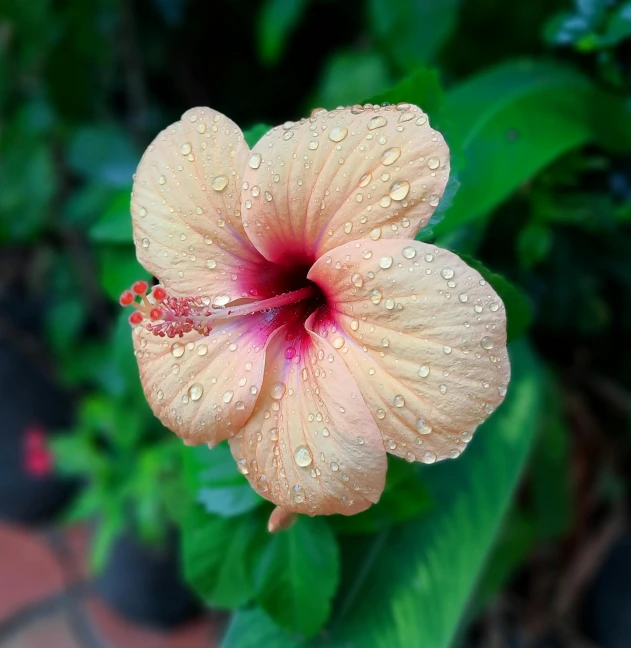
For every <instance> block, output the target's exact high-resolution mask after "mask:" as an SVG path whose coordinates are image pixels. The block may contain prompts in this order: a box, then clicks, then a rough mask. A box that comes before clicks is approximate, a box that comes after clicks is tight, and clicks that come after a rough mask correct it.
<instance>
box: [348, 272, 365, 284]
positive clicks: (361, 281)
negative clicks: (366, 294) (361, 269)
mask: <svg viewBox="0 0 631 648" xmlns="http://www.w3.org/2000/svg"><path fill="white" fill-rule="evenodd" d="M351 282H352V284H353V286H357V288H361V287H362V286H363V285H364V279H363V277H362V276H361V275H360V274H358V273H357V272H356V273H355V274H354V275H353V276H352V277H351Z"/></svg>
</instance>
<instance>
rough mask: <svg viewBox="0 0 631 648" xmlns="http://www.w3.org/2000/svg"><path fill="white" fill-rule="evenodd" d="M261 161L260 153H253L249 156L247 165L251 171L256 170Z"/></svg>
mask: <svg viewBox="0 0 631 648" xmlns="http://www.w3.org/2000/svg"><path fill="white" fill-rule="evenodd" d="M262 161H263V156H262V155H261V154H260V153H253V154H252V155H251V156H250V159H249V161H248V164H249V165H250V168H251V169H258V168H259V167H260V166H261V162H262Z"/></svg>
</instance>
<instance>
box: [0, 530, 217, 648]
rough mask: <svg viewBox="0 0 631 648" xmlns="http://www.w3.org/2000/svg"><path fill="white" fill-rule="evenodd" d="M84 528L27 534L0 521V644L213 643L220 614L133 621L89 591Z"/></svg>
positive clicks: (205, 646)
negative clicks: (160, 625) (169, 626)
mask: <svg viewBox="0 0 631 648" xmlns="http://www.w3.org/2000/svg"><path fill="white" fill-rule="evenodd" d="M86 549H87V530H86V529H85V528H84V527H74V528H70V529H67V530H65V531H64V532H60V531H47V532H40V533H35V532H32V531H27V530H24V529H20V528H18V527H15V526H11V525H8V524H4V523H1V522H0V648H217V646H218V645H219V635H220V633H221V629H222V627H223V622H222V621H223V620H222V619H220V618H211V617H210V616H208V617H204V618H201V619H199V620H197V621H195V622H193V623H190V624H188V625H187V626H185V627H183V628H180V629H178V630H176V631H172V632H157V631H153V630H150V629H147V628H142V627H138V626H136V625H134V624H132V623H129V622H128V621H126V620H125V619H123V618H121V617H120V616H119V615H118V614H116V613H115V612H114V611H113V610H111V609H109V608H108V607H107V605H106V604H105V603H103V602H102V601H101V600H100V599H98V598H97V597H96V596H95V595H94V594H93V593H92V592H91V590H90V583H89V580H88V579H87V577H86V569H85V555H86Z"/></svg>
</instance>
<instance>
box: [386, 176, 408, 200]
mask: <svg viewBox="0 0 631 648" xmlns="http://www.w3.org/2000/svg"><path fill="white" fill-rule="evenodd" d="M409 192H410V183H409V182H408V181H407V180H397V181H396V182H393V183H392V184H391V185H390V198H392V200H403V199H404V198H405V197H406V196H407V195H408V193H409Z"/></svg>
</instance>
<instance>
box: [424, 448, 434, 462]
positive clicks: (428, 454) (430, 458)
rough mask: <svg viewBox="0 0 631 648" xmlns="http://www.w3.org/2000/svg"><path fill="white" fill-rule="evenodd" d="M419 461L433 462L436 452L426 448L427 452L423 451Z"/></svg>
mask: <svg viewBox="0 0 631 648" xmlns="http://www.w3.org/2000/svg"><path fill="white" fill-rule="evenodd" d="M421 461H422V462H423V463H426V464H433V463H435V461H436V454H435V453H434V452H431V451H430V450H428V451H427V452H425V453H423V456H422V457H421Z"/></svg>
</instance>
